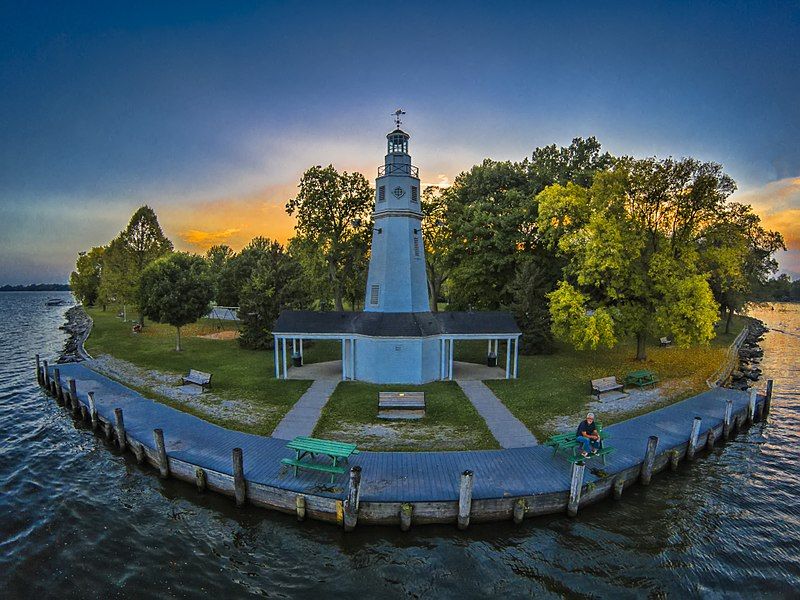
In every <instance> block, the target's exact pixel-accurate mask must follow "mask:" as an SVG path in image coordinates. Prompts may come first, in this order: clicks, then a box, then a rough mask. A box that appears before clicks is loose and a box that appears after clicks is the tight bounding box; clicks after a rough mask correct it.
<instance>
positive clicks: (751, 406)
mask: <svg viewBox="0 0 800 600" xmlns="http://www.w3.org/2000/svg"><path fill="white" fill-rule="evenodd" d="M757 396H758V391H757V390H756V388H752V389H751V390H750V399H749V401H748V402H747V421H746V423H747V424H748V425H749V424H750V423H752V422H753V419H755V416H756V398H757Z"/></svg>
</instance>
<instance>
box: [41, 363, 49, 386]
mask: <svg viewBox="0 0 800 600" xmlns="http://www.w3.org/2000/svg"><path fill="white" fill-rule="evenodd" d="M42 367H43V368H42V371H43V373H42V376H43V377H44V387H45V389H46V390H47V391H48V392H49V391H50V367H48V366H47V361H44V362H42Z"/></svg>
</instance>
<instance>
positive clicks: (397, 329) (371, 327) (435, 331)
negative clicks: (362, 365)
mask: <svg viewBox="0 0 800 600" xmlns="http://www.w3.org/2000/svg"><path fill="white" fill-rule="evenodd" d="M272 332H273V333H277V334H308V335H311V334H344V335H346V334H352V335H366V336H370V337H390V338H392V337H427V336H432V335H448V334H452V335H469V334H475V335H480V334H509V335H515V334H518V333H520V330H519V327H517V323H516V321H515V320H514V317H513V316H512V315H511V313H508V312H500V311H491V312H440V313H434V312H417V313H384V312H316V311H311V310H285V311H283V312H281V314H280V315H279V316H278V319H277V320H276V321H275V325H274V327H273V328H272Z"/></svg>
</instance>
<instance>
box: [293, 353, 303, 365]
mask: <svg viewBox="0 0 800 600" xmlns="http://www.w3.org/2000/svg"><path fill="white" fill-rule="evenodd" d="M292 366H293V367H302V366H303V357H302V356H300V353H299V352H295V353H293V354H292Z"/></svg>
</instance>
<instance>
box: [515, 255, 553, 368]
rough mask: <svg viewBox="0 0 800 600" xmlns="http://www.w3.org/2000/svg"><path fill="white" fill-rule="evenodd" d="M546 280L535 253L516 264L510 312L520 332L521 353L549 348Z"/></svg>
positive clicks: (546, 274)
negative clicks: (517, 265) (518, 264)
mask: <svg viewBox="0 0 800 600" xmlns="http://www.w3.org/2000/svg"><path fill="white" fill-rule="evenodd" d="M550 281H551V276H550V274H549V273H548V272H547V269H545V268H543V267H542V266H541V265H540V264H539V261H538V260H537V257H536V256H531V257H529V258H528V259H527V260H525V261H524V262H523V263H522V264H520V266H519V267H518V270H517V275H516V277H515V278H514V283H513V285H512V286H511V291H512V294H513V297H514V301H513V302H512V304H511V311H512V312H513V313H514V318H515V319H516V321H517V325H519V328H520V330H521V331H522V338H521V340H520V352H521V353H522V354H549V353H550V352H552V351H553V332H552V330H551V323H550V311H549V309H548V303H547V294H548V293H549V292H550V291H551V285H550Z"/></svg>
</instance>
